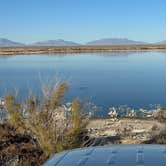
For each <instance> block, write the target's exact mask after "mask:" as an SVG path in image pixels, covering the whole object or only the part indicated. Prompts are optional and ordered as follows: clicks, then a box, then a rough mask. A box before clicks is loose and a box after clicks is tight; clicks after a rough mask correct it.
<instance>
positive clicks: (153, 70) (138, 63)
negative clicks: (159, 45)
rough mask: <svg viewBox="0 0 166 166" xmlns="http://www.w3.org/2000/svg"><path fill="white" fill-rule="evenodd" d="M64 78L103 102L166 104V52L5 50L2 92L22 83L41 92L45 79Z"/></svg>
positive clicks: (77, 91)
mask: <svg viewBox="0 0 166 166" xmlns="http://www.w3.org/2000/svg"><path fill="white" fill-rule="evenodd" d="M55 78H58V79H59V78H61V80H67V81H68V82H69V84H70V89H69V91H68V93H67V95H66V98H65V101H70V100H71V99H73V98H76V97H79V98H80V99H82V100H87V101H91V102H93V103H94V104H96V105H98V106H102V107H103V108H105V109H106V108H108V107H110V106H120V105H127V106H129V107H132V108H147V107H148V106H149V105H150V104H162V105H164V104H166V88H165V87H166V52H112V53H81V54H59V55H47V54H46V55H17V56H0V96H3V95H4V94H5V93H6V92H9V91H11V90H13V89H16V88H17V89H19V93H20V95H21V96H22V97H23V96H25V95H28V93H29V89H31V90H32V91H34V92H35V93H38V94H39V90H40V89H41V84H42V82H45V81H48V80H51V79H55Z"/></svg>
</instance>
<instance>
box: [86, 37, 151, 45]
mask: <svg viewBox="0 0 166 166" xmlns="http://www.w3.org/2000/svg"><path fill="white" fill-rule="evenodd" d="M141 44H148V43H146V42H141V41H134V40H129V39H125V38H124V39H122V38H107V39H99V40H95V41H91V42H88V43H86V45H141Z"/></svg>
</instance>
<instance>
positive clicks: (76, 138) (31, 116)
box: [5, 83, 88, 156]
mask: <svg viewBox="0 0 166 166" xmlns="http://www.w3.org/2000/svg"><path fill="white" fill-rule="evenodd" d="M67 89H68V85H67V84H66V83H61V84H59V85H58V86H56V87H55V88H54V90H53V91H49V92H48V89H47V92H45V94H47V95H45V97H44V99H43V100H39V98H36V97H30V98H27V99H26V100H25V102H24V103H23V104H20V103H19V102H18V101H17V99H16V98H15V97H14V96H12V95H10V94H9V95H7V96H6V98H5V109H6V111H7V116H8V117H7V119H8V122H9V123H10V124H11V125H12V126H13V127H14V128H16V130H17V131H18V132H19V133H21V134H25V133H26V134H28V135H30V136H31V137H32V138H33V139H35V140H36V141H37V143H38V144H39V146H40V147H41V148H42V150H43V151H44V154H45V155H46V156H50V155H52V154H54V153H56V152H60V151H62V150H66V149H72V148H77V147H81V146H82V143H83V142H82V141H83V137H84V135H85V134H84V133H86V132H85V128H86V124H87V122H88V118H86V116H85V115H84V112H83V110H81V109H80V107H79V101H78V100H77V99H75V100H73V102H72V104H71V106H70V108H66V107H65V105H64V104H62V103H61V98H62V97H63V96H64V93H65V91H66V90H67Z"/></svg>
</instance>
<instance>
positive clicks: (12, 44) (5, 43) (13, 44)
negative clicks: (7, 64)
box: [0, 38, 25, 47]
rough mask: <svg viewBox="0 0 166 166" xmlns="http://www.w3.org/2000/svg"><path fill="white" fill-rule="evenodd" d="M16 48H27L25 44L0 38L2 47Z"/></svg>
mask: <svg viewBox="0 0 166 166" xmlns="http://www.w3.org/2000/svg"><path fill="white" fill-rule="evenodd" d="M16 46H25V44H23V43H18V42H14V41H11V40H8V39H4V38H0V47H16Z"/></svg>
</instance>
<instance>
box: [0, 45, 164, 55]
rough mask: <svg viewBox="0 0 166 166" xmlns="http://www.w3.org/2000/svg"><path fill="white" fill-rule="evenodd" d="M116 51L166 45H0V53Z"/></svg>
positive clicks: (159, 48) (159, 49) (143, 49)
mask: <svg viewBox="0 0 166 166" xmlns="http://www.w3.org/2000/svg"><path fill="white" fill-rule="evenodd" d="M116 51H120V52H121V51H166V45H123V46H120V45H118V46H84V45H82V46H24V47H0V55H20V54H59V53H97V52H116Z"/></svg>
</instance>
